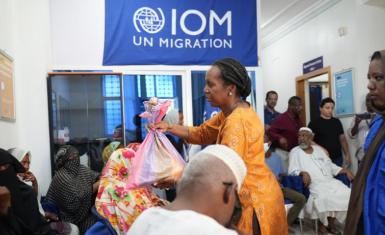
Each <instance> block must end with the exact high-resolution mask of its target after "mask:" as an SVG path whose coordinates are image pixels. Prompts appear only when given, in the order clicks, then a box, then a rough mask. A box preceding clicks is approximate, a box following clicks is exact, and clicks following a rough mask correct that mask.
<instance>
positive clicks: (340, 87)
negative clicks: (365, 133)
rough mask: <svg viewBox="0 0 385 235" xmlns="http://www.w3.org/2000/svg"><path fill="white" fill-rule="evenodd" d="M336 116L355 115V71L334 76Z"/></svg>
mask: <svg viewBox="0 0 385 235" xmlns="http://www.w3.org/2000/svg"><path fill="white" fill-rule="evenodd" d="M334 91H335V102H336V107H335V112H336V116H345V115H351V114H354V97H353V69H347V70H343V71H341V72H338V73H335V74H334Z"/></svg>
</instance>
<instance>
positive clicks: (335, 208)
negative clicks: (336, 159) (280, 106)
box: [288, 127, 353, 234]
mask: <svg viewBox="0 0 385 235" xmlns="http://www.w3.org/2000/svg"><path fill="white" fill-rule="evenodd" d="M313 136H314V135H313V132H312V130H311V129H310V128H307V127H302V128H300V129H299V133H298V144H299V145H298V146H297V147H295V148H293V149H292V150H291V151H290V155H289V159H290V162H289V170H288V173H289V174H290V175H300V176H302V178H303V183H304V185H305V187H309V190H310V196H309V199H308V201H307V203H306V206H305V212H307V213H309V214H312V213H316V214H317V217H318V218H319V220H320V221H319V225H320V229H319V230H320V231H319V232H320V234H326V231H328V232H329V233H332V234H341V232H340V231H338V229H337V228H336V225H335V220H336V219H337V220H338V221H339V222H340V223H343V222H344V221H345V218H346V211H347V209H348V203H349V197H350V188H348V187H347V186H346V185H344V184H343V183H342V182H341V181H339V180H337V179H335V178H334V176H336V175H338V174H342V173H345V174H346V175H347V177H348V178H349V180H350V181H351V180H353V174H352V173H351V172H350V171H349V170H347V169H344V168H341V167H339V166H337V165H336V164H334V163H333V162H332V161H331V160H330V158H329V157H328V155H327V154H326V152H325V149H323V148H322V147H320V146H318V145H315V144H312V143H313V142H312V139H313ZM325 226H327V227H325Z"/></svg>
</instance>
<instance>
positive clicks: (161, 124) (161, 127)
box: [148, 121, 172, 132]
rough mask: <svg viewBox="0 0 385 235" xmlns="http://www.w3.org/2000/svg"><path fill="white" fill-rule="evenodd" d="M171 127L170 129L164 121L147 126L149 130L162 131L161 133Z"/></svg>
mask: <svg viewBox="0 0 385 235" xmlns="http://www.w3.org/2000/svg"><path fill="white" fill-rule="evenodd" d="M171 127H172V125H170V124H168V123H167V122H165V121H161V122H157V123H150V124H148V128H150V129H151V130H159V131H162V132H165V131H168V130H170V129H171Z"/></svg>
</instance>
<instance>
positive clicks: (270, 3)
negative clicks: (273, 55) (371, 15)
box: [260, 0, 385, 47]
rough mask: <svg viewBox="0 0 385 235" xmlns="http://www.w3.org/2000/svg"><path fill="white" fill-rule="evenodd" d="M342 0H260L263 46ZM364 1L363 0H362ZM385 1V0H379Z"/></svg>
mask: <svg viewBox="0 0 385 235" xmlns="http://www.w3.org/2000/svg"><path fill="white" fill-rule="evenodd" d="M340 1H341V0H260V5H261V6H260V7H261V11H260V12H261V16H260V27H261V28H260V35H261V39H262V47H266V46H268V45H270V44H271V43H274V41H276V40H279V39H280V38H282V37H283V36H285V35H286V34H287V33H289V32H291V31H292V30H295V29H296V28H298V27H300V26H301V25H302V24H304V23H306V22H307V21H309V20H310V19H311V18H313V17H315V16H317V15H319V14H321V13H322V12H324V11H325V10H327V9H328V8H330V7H331V6H333V5H335V4H337V3H338V2H340ZM362 1H363V0H362ZM366 1H373V0H366ZM379 1H385V0H379Z"/></svg>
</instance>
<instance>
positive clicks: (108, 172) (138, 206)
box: [95, 145, 163, 234]
mask: <svg viewBox="0 0 385 235" xmlns="http://www.w3.org/2000/svg"><path fill="white" fill-rule="evenodd" d="M137 146H138V145H129V147H132V148H133V149H136V148H137ZM132 148H124V149H118V150H116V151H115V152H114V153H113V154H112V155H111V157H110V158H109V160H108V162H107V164H106V165H105V167H104V169H103V172H102V176H101V179H100V186H99V191H98V194H97V197H96V201H95V207H96V210H97V211H98V213H99V214H100V215H102V216H103V217H105V218H107V219H108V220H109V222H110V223H111V225H112V226H113V227H114V229H115V231H116V232H117V233H118V234H126V233H127V231H128V229H129V228H130V227H131V225H132V224H133V223H134V221H135V219H136V218H137V217H138V216H139V215H140V214H141V213H142V212H143V211H144V210H145V209H147V208H150V207H153V206H159V205H163V202H162V200H161V199H159V198H158V197H157V196H156V195H155V194H154V193H153V192H152V191H151V188H150V187H142V188H138V189H128V187H127V182H128V176H129V175H130V173H131V164H132V159H133V158H134V156H135V151H134V150H133V149H132Z"/></svg>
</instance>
